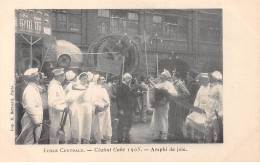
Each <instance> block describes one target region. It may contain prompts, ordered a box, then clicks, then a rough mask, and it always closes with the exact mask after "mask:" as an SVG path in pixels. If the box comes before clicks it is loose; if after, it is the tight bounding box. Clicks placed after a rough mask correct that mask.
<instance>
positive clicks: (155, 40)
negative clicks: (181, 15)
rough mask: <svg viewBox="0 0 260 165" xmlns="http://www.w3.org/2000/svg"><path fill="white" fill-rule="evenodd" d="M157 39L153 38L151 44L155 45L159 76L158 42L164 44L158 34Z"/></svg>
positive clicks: (157, 74)
mask: <svg viewBox="0 0 260 165" xmlns="http://www.w3.org/2000/svg"><path fill="white" fill-rule="evenodd" d="M154 37H155V38H153V40H152V41H151V44H153V43H155V50H156V76H157V77H158V76H159V73H158V69H159V68H158V63H159V57H158V41H160V42H162V38H159V37H158V34H157V33H156V34H155V36H154Z"/></svg>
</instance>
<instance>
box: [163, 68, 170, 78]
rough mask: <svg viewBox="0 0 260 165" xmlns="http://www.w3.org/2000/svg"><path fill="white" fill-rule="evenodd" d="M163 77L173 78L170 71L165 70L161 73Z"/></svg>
mask: <svg viewBox="0 0 260 165" xmlns="http://www.w3.org/2000/svg"><path fill="white" fill-rule="evenodd" d="M161 74H162V75H165V76H166V77H167V78H170V77H171V74H170V72H169V71H168V70H166V69H164V70H163V72H162V73H161Z"/></svg>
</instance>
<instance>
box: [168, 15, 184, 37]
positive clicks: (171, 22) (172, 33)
mask: <svg viewBox="0 0 260 165" xmlns="http://www.w3.org/2000/svg"><path fill="white" fill-rule="evenodd" d="M163 37H164V38H170V39H175V40H188V20H187V19H185V18H181V17H176V16H165V17H164V21H163Z"/></svg>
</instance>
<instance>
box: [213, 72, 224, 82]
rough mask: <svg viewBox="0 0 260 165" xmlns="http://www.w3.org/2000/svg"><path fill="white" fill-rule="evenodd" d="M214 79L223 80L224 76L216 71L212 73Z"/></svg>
mask: <svg viewBox="0 0 260 165" xmlns="http://www.w3.org/2000/svg"><path fill="white" fill-rule="evenodd" d="M212 77H213V78H215V79H216V80H222V74H221V73H220V72H219V71H215V72H213V73H212Z"/></svg>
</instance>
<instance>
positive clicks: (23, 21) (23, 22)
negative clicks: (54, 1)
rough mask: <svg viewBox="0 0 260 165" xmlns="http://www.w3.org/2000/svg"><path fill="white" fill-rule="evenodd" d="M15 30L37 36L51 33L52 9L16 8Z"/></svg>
mask: <svg viewBox="0 0 260 165" xmlns="http://www.w3.org/2000/svg"><path fill="white" fill-rule="evenodd" d="M15 32H16V33H22V34H29V35H35V36H43V35H51V10H36V9H30V10H29V9H27V10H23V9H19V10H15Z"/></svg>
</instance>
